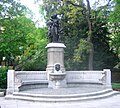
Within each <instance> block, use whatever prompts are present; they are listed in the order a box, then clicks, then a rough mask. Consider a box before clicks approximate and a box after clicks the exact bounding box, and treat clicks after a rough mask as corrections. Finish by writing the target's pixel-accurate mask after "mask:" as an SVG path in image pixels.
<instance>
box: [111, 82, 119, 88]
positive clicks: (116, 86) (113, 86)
mask: <svg viewBox="0 0 120 108" xmlns="http://www.w3.org/2000/svg"><path fill="white" fill-rule="evenodd" d="M112 88H113V89H116V88H119V89H120V84H119V83H115V84H112Z"/></svg>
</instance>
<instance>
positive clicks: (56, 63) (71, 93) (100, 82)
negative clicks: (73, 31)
mask: <svg viewBox="0 0 120 108" xmlns="http://www.w3.org/2000/svg"><path fill="white" fill-rule="evenodd" d="M48 26H49V32H48V38H49V41H50V43H49V44H48V45H47V46H46V48H47V68H46V71H15V70H8V76H7V93H6V94H7V95H6V97H5V98H6V99H16V100H27V101H39V102H75V101H81V100H91V99H99V98H100V99H101V98H105V97H109V96H112V95H113V94H117V93H118V92H114V91H112V87H111V71H110V70H109V69H104V70H103V71H66V70H65V67H64V48H66V46H65V45H64V44H63V43H60V28H59V27H60V26H59V20H58V18H57V15H52V16H51V18H50V20H49V21H48Z"/></svg>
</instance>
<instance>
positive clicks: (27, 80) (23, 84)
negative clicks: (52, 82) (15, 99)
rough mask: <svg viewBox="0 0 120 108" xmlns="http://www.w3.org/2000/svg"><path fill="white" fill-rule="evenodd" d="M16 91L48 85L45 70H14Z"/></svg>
mask: <svg viewBox="0 0 120 108" xmlns="http://www.w3.org/2000/svg"><path fill="white" fill-rule="evenodd" d="M15 85H16V88H18V91H23V90H27V89H33V88H41V87H47V86H48V80H47V73H46V71H15Z"/></svg>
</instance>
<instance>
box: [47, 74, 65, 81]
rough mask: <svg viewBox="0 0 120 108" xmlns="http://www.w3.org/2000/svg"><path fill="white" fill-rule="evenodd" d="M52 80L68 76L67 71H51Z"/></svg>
mask: <svg viewBox="0 0 120 108" xmlns="http://www.w3.org/2000/svg"><path fill="white" fill-rule="evenodd" d="M49 75H50V80H51V81H53V80H55V81H56V80H63V79H64V78H65V76H66V73H50V74H49Z"/></svg>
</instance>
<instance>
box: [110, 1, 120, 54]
mask: <svg viewBox="0 0 120 108" xmlns="http://www.w3.org/2000/svg"><path fill="white" fill-rule="evenodd" d="M113 3H114V8H113V10H112V11H111V12H110V18H109V29H110V32H111V33H112V35H111V39H112V41H111V47H112V48H113V49H114V50H115V52H116V53H117V54H118V55H119V54H120V9H119V7H120V0H114V2H113Z"/></svg>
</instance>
